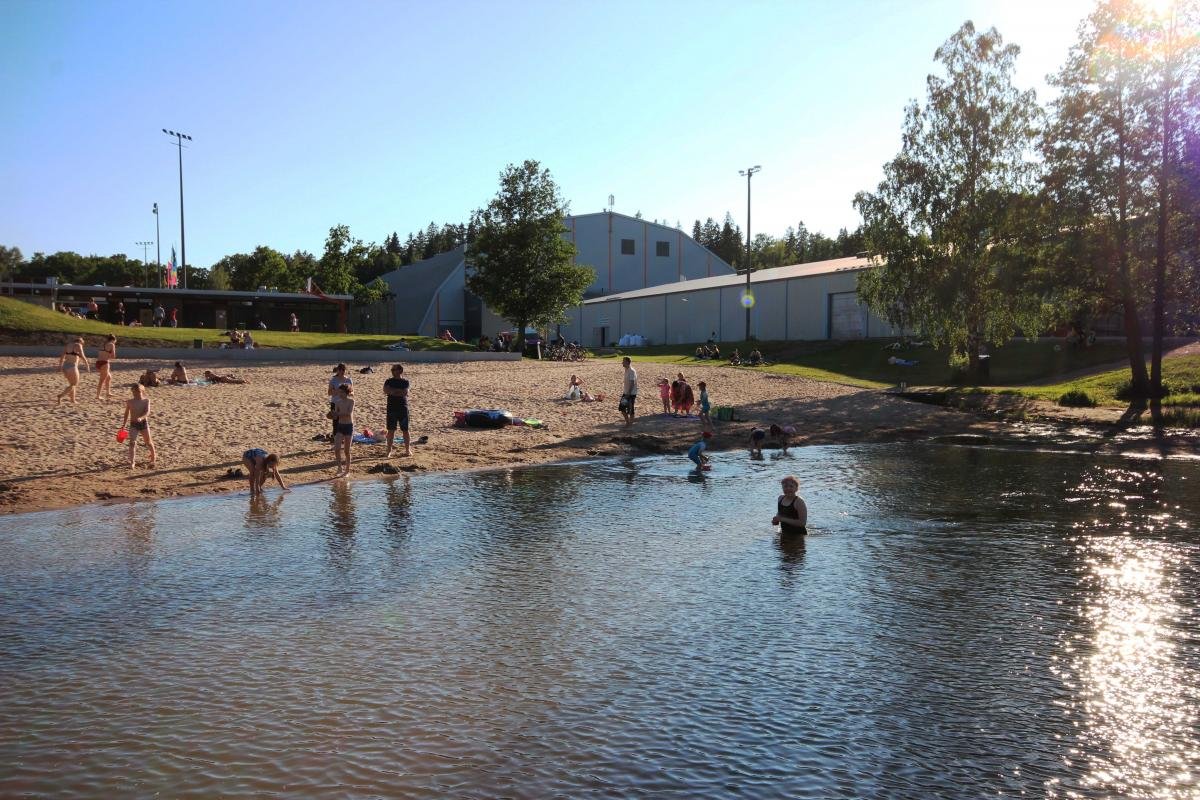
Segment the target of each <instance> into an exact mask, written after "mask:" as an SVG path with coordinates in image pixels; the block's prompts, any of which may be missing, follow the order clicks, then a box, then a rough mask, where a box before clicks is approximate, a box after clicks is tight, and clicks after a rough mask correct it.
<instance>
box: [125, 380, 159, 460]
mask: <svg viewBox="0 0 1200 800" xmlns="http://www.w3.org/2000/svg"><path fill="white" fill-rule="evenodd" d="M129 390H130V391H131V392H132V393H133V397H132V398H131V399H129V400H126V401H125V418H124V419H122V420H121V427H122V428H126V429H128V430H129V468H130V469H133V468H134V466H136V463H137V440H138V434H139V433H140V434H141V435H142V441H144V442H145V443H146V447H148V448H150V467H151V468H153V467H154V463H155V462H156V461H157V460H158V453H157V452H156V451H155V449H154V441H153V440H152V439H151V438H150V419H149V417H150V398H149V397H146V390H145V388H144V387H143V386H142V385H141V384H140V383H135V384H133V385H131V386H130V387H129Z"/></svg>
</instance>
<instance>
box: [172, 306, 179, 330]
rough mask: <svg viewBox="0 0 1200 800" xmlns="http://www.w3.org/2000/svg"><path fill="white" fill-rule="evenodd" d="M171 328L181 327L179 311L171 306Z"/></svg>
mask: <svg viewBox="0 0 1200 800" xmlns="http://www.w3.org/2000/svg"><path fill="white" fill-rule="evenodd" d="M171 327H172V328H178V327H179V309H178V308H176V307H175V306H171Z"/></svg>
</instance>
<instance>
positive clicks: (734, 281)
mask: <svg viewBox="0 0 1200 800" xmlns="http://www.w3.org/2000/svg"><path fill="white" fill-rule="evenodd" d="M874 266H875V264H874V263H872V261H871V259H869V258H859V257H858V256H851V257H849V258H834V259H831V260H829V261H812V262H809V263H807V264H792V265H791V266H786V267H771V268H770V269H760V270H758V271H757V272H752V273H751V274H750V285H751V286H755V285H758V284H762V283H773V282H775V281H786V280H790V279H792V278H811V277H813V276H815V275H829V274H832V273H835V272H856V271H859V270H864V269H871V268H872V267H874ZM745 283H746V276H745V274H741V275H714V276H712V277H711V278H693V279H692V280H688V281H678V282H676V283H664V284H662V285H660V286H650V287H647V288H645V289H634V290H632V291H629V292H617V293H615V294H606V295H602V296H600V297H593V298H591V299H589V300H584V301H583V303H584V305H588V304H590V303H603V302H606V301H608V300H632V299H634V298H637V297H657V296H661V295H665V294H681V293H683V292H697V291H701V290H704V289H722V288H725V287H728V286H744V285H745Z"/></svg>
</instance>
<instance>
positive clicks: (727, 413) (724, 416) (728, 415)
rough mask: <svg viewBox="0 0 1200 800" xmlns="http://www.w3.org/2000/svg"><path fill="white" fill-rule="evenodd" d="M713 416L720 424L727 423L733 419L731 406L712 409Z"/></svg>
mask: <svg viewBox="0 0 1200 800" xmlns="http://www.w3.org/2000/svg"><path fill="white" fill-rule="evenodd" d="M713 416H714V417H716V418H717V419H719V420H721V421H722V422H729V421H731V420H732V419H733V406H717V407H716V408H714V409H713Z"/></svg>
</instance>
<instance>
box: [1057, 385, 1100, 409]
mask: <svg viewBox="0 0 1200 800" xmlns="http://www.w3.org/2000/svg"><path fill="white" fill-rule="evenodd" d="M1058 404H1059V405H1060V406H1069V407H1071V408H1095V407H1096V399H1095V398H1094V397H1092V396H1091V395H1090V394H1088V393H1087V392H1085V391H1084V390H1083V389H1072V390H1071V391H1069V392H1064V393H1063V395H1062V397H1060V398H1058Z"/></svg>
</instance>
